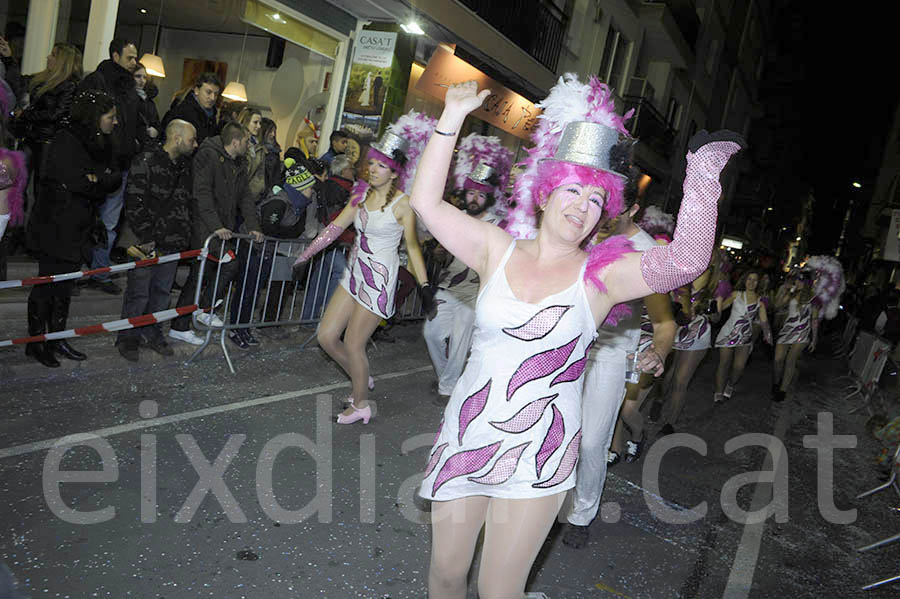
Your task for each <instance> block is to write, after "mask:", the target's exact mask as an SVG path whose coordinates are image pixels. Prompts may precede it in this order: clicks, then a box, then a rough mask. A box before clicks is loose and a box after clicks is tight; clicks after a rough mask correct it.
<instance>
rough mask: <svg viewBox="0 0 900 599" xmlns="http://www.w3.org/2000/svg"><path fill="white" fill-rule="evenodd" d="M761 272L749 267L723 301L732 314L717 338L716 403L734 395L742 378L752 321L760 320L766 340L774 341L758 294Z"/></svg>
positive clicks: (751, 342)
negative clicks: (735, 388)
mask: <svg viewBox="0 0 900 599" xmlns="http://www.w3.org/2000/svg"><path fill="white" fill-rule="evenodd" d="M758 289H759V273H758V272H756V271H755V270H748V271H747V272H745V273H744V274H743V275H742V276H741V280H740V281H738V284H737V286H736V287H735V291H732V292H731V295H729V296H728V298H726V299H725V301H723V302H722V307H721V310H726V309H727V308H728V307H729V306H731V315H730V316H729V317H728V320H727V321H726V322H725V324H723V325H722V328H721V329H719V335H718V336H717V337H716V347H718V348H719V367H718V368H717V369H716V391H715V394H714V395H713V402H714V403H721V402H723V401H725V400H727V399H730V398H731V395H732V393H734V386H735V385H737V384H738V381H740V380H741V375H743V374H744V367H745V366H746V365H747V359H748V358H750V350H751V348H752V347H753V324H754V323H756V322H759V325H760V326H761V327H762V330H763V337H764V338H765V340H766V343H769V344H771V343H772V330H771V328H770V327H769V316H768V314H767V313H766V306H765V304H763V303H762V301H761V298H760V295H759V293H757V290H758Z"/></svg>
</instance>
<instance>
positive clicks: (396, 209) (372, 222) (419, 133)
mask: <svg viewBox="0 0 900 599" xmlns="http://www.w3.org/2000/svg"><path fill="white" fill-rule="evenodd" d="M433 127H434V124H433V121H432V120H430V119H429V118H428V117H425V116H423V115H419V114H417V113H415V112H412V113H410V114H407V115H404V116H403V117H401V118H400V119H398V120H397V122H396V123H394V124H392V125H391V126H390V127H388V130H387V131H386V132H385V133H384V135H383V136H382V137H381V140H379V141H378V142H375V143H373V144H372V145H371V147H370V149H369V153H368V181H363V180H360V181H358V182H357V184H356V185H355V186H354V188H353V191H352V192H351V196H350V202H349V203H348V204H347V206H346V207H345V208H344V209H343V210H342V211H341V213H340V214H338V216H337V217H336V218H335V219H334V220H333V221H332V222H331V223H330V224H329V225H328V226H327V227H326V228H325V230H324V231H322V233H321V234H320V235H319V236H318V237H317V238H316V239H315V240H314V241H313V242H312V243H311V244H310V245H309V246H308V247H307V248H306V249H305V250H304V251H303V253H302V254H301V255H300V257H299V258H297V261H296V262H295V264H294V266H295V268H297V267H299V266H301V265H302V264H304V263H306V262H308V261H309V260H310V258H312V257H313V256H314V255H315V254H316V253H318V252H320V251H321V250H323V249H325V248H326V247H328V246H329V245H330V244H331V243H332V242H333V241H334V240H335V239H337V238H338V237H339V236H340V234H341V233H342V232H343V231H344V229H346V228H347V227H349V226H350V225H351V224H353V225H354V226H355V227H356V233H357V235H356V238H355V240H354V243H353V248H352V249H351V250H350V255H349V258H348V261H347V262H348V263H347V266H348V268H347V270H346V271H345V273H344V278H343V279H342V280H341V284H340V287H339V288H338V289H336V290H335V293H334V295H332V297H331V300H329V302H328V305H327V306H326V307H325V313H324V314H323V315H322V321H321V323H320V324H319V330H318V332H317V339H318V342H319V345H321V346H322V349H324V350H325V352H326V353H327V354H328V355H329V356H331V357H332V358H333V359H334V360H335V361H336V362H337V363H338V364H339V365H340V366H341V368H343V369H344V372H346V373H347V374H348V375H349V376H350V378H351V380H352V382H353V390H352V394H351V395H350V397H349V398H348V400H347V401H348V403H349V404H350V406H349V407H348V408H347V409H346V410H345V411H344V412H343V413H342V414H340V415H339V416H338V418H337V422H338V424H352V423H354V422H356V421H358V420H362V421H363V423H364V424H367V423H368V422H369V419H370V418H371V417H372V409H371V406H370V405H369V402H368V392H369V390H370V389H371V388H372V387H373V386H374V383H373V381H372V379H371V377H370V376H369V360H368V358H367V357H366V344H367V343H368V341H369V337H371V335H372V333H373V332H374V331H375V328H376V327H377V326H378V323H379V322H381V319H383V318H384V319H387V318H390V317H391V316H393V314H394V310H395V307H394V294H395V293H396V290H397V279H398V277H397V271H398V269H399V266H400V259H399V256H398V253H397V252H398V248H399V246H400V241H401V239H403V238H405V240H406V247H407V250H408V252H409V257H410V262H411V263H412V268H413V272H414V275H415V277H416V280H417V281H418V283H419V284H420V285H421V286H422V296H423V301H424V302H425V304H426V307H427V308H429V309H430V308H431V304H432V303H433V301H434V293H433V292H432V291H431V289H430V286H429V285H428V276H427V273H426V271H425V261H424V259H423V258H422V250H421V248H420V247H419V241H418V237H417V235H416V216H415V214H414V213H413V211H412V209H411V208H410V205H409V197H408V196H407V195H406V194H405V193H403V191H402V190H403V189H404V188H405V185H406V184H407V180H411V178H412V175H413V174H414V172H415V166H416V160H417V159H418V157H419V155H420V154H421V150H422V148H423V147H424V145H425V142H426V141H427V140H428V136H429V134H430V133H431V130H432V129H433ZM342 335H343V340H342V339H341V336H342Z"/></svg>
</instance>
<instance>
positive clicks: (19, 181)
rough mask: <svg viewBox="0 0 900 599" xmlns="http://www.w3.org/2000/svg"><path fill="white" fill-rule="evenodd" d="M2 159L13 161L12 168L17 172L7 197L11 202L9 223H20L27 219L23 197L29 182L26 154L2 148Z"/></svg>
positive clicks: (0, 152)
mask: <svg viewBox="0 0 900 599" xmlns="http://www.w3.org/2000/svg"><path fill="white" fill-rule="evenodd" d="M0 159H6V160H9V161H10V162H12V166H13V168H12V169H11V170H13V171H14V172H15V176H14V177H13V184H12V186H11V187H10V188H9V192H8V195H7V197H6V199H7V202H8V203H9V224H11V225H20V224H22V223H23V222H24V221H25V212H24V210H23V208H22V198H23V196H24V193H25V186H26V185H27V184H28V169H27V168H26V167H25V155H24V154H22V152H14V151H12V150H7V149H6V148H0Z"/></svg>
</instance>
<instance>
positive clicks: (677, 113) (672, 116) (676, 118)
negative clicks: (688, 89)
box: [666, 98, 681, 131]
mask: <svg viewBox="0 0 900 599" xmlns="http://www.w3.org/2000/svg"><path fill="white" fill-rule="evenodd" d="M666 124H668V125H669V127H671V128H672V129H675V130H676V131H677V130H678V128H679V125H680V124H681V103H679V102H678V100H676V99H675V98H669V108H668V109H667V110H666Z"/></svg>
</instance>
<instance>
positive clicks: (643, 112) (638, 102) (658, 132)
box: [622, 96, 676, 159]
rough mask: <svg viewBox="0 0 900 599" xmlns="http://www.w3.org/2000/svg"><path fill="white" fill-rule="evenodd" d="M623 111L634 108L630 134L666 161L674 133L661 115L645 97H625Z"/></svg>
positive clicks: (670, 150) (669, 155) (673, 141)
mask: <svg viewBox="0 0 900 599" xmlns="http://www.w3.org/2000/svg"><path fill="white" fill-rule="evenodd" d="M622 99H623V100H624V102H625V110H630V109H631V108H634V117H632V124H631V127H632V128H631V134H632V135H633V136H634V137H636V138H638V139H639V140H640V142H641V143H642V144H646V145H647V146H649V147H651V148H653V149H654V150H656V152H657V153H659V154H660V155H662V156H663V157H664V158H666V159H668V158H670V157H671V155H672V148H673V145H674V143H675V135H676V131H675V130H674V129H672V127H670V126H669V124H668V123H667V122H666V119H665V118H664V117H663V115H662V114H661V113H660V112H659V111H658V110H656V107H655V106H653V104H652V103H651V101H650V98H648V97H646V96H625V97H623V98H622Z"/></svg>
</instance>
